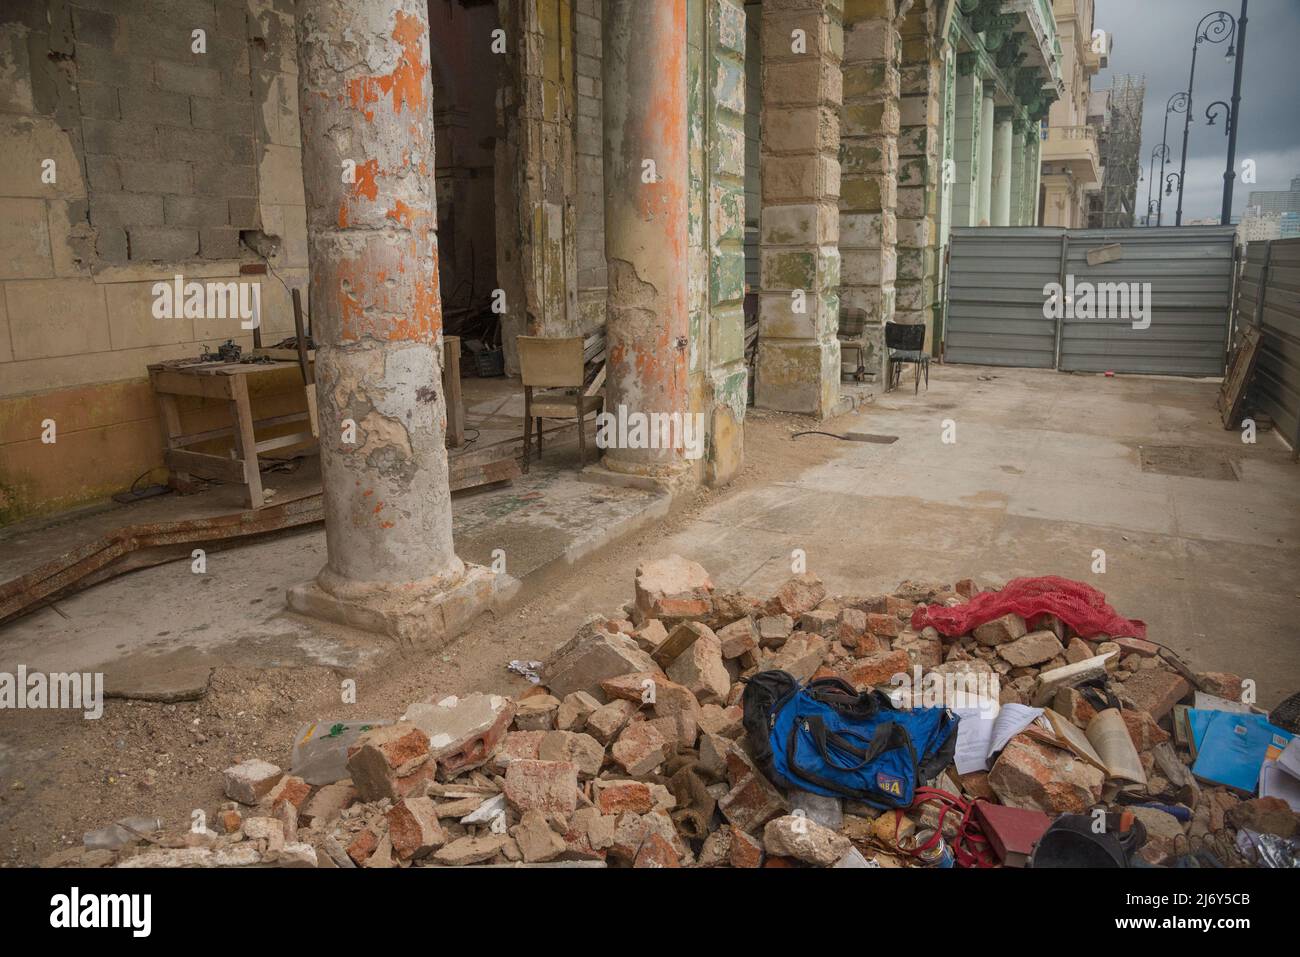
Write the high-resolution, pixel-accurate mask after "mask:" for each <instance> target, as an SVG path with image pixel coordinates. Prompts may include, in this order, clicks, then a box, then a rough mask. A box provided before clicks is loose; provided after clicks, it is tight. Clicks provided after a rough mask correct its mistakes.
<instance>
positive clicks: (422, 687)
mask: <svg viewBox="0 0 1300 957" xmlns="http://www.w3.org/2000/svg"><path fill="white" fill-rule="evenodd" d="M842 426H843V423H842V422H839V423H837V422H835V421H834V420H832V421H831V422H830V423H827V422H822V423H814V422H813V420H811V419H808V418H804V417H801V416H794V415H788V414H783V413H770V412H762V411H759V410H750V412H749V413H748V417H747V419H746V424H745V467H744V471H743V473H742V474H741V475H740V477H739V478H737V479H736V480H735V481H734V482H733V483H732V484H731V485H729V486H728V487H726V488H721V489H699V490H696V491H693V492H691V493H688V494H686V495H683V496H681V497H680V498H679V500H678V501H677V502H676V503H675V505H674V509H673V511H672V513H671V514H670V515H669V516H668V518H666V519H665V520H664V521H662V522H659V523H657V524H655V525H653V526H648V527H646V528H644V529H642V530H640V531H638V532H636V533H634V534H632V535H631V536H629V537H628V538H626V539H624V540H622V541H618V542H614V543H612V544H610V545H609V546H607V547H605V548H604V549H602V550H600V551H599V552H596V553H594V554H592V555H590V556H587V557H586V558H585V559H583V560H581V561H579V562H577V563H575V564H574V565H571V566H567V567H564V568H562V569H560V570H557V571H552V572H549V573H543V574H541V575H538V576H534V577H532V578H530V579H529V580H528V581H527V582H526V583H525V585H524V588H523V590H522V591H521V593H520V595H519V597H518V598H517V600H516V601H515V603H514V604H513V605H512V606H510V607H509V608H506V609H504V610H503V611H502V612H501V614H500V615H492V614H486V615H484V616H483V617H481V618H480V619H479V620H478V621H477V622H476V623H475V624H474V625H473V626H472V627H471V628H470V629H469V630H468V631H467V632H466V633H465V634H463V635H461V636H460V637H459V638H458V639H456V641H455V642H453V643H452V644H450V645H448V646H446V647H444V648H441V649H438V650H437V651H434V652H432V653H428V654H422V655H416V654H412V653H406V654H402V653H399V652H397V651H394V652H391V653H389V654H386V655H384V656H382V657H381V658H379V659H378V661H377V662H375V661H372V662H370V663H368V664H367V666H366V667H365V669H364V670H362V671H351V670H345V669H334V668H324V667H311V668H300V667H286V668H277V669H253V668H218V669H216V670H215V671H214V672H213V674H212V678H211V682H210V684H209V688H208V691H207V693H206V694H205V695H203V696H202V697H201V698H199V699H198V700H195V701H186V702H178V703H174V704H162V703H157V702H148V701H133V700H116V699H112V700H109V701H106V702H105V705H104V714H103V716H102V717H101V718H100V719H98V720H94V721H88V720H85V719H83V718H82V716H81V714H80V713H78V712H69V711H12V710H7V711H0V865H3V866H32V865H37V864H39V863H40V862H41V861H42V860H43V859H45V858H47V857H48V856H50V855H51V854H53V853H55V852H57V851H60V850H63V849H66V848H68V847H73V846H77V845H79V844H80V843H81V841H82V836H83V834H84V833H85V832H86V831H90V830H94V829H97V828H100V827H105V826H108V825H109V824H111V823H113V822H114V821H116V820H118V819H121V818H123V817H127V816H137V815H138V816H146V817H160V818H162V819H163V821H164V822H165V823H166V824H167V825H168V826H169V827H174V826H176V825H178V824H181V823H182V822H189V821H190V820H191V819H192V815H193V813H194V812H195V811H203V812H204V813H205V814H207V815H208V819H209V820H211V817H212V814H213V813H214V812H215V811H216V809H217V808H218V807H219V806H220V805H221V803H222V802H223V801H224V800H225V798H224V796H223V795H222V792H221V771H222V769H224V768H226V767H229V766H230V765H233V764H236V763H238V762H239V761H242V760H245V759H247V758H262V759H264V760H267V761H270V762H272V763H274V764H278V765H280V766H281V767H285V768H287V767H288V763H289V753H290V750H291V747H292V743H293V740H294V735H295V732H296V731H297V730H298V729H299V728H300V727H302V726H303V725H304V724H306V723H308V722H311V721H315V720H318V719H337V718H340V717H342V718H346V719H349V720H354V719H370V718H396V717H398V716H400V715H401V713H402V712H403V711H404V710H405V708H406V706H407V705H408V704H410V703H411V702H413V701H418V700H423V699H428V698H438V697H441V696H443V695H446V694H449V693H463V692H469V691H495V692H497V693H503V694H518V693H520V692H522V691H524V690H525V689H527V688H528V687H529V686H528V683H527V681H526V680H525V679H523V678H521V677H518V676H516V675H514V674H512V673H510V672H509V671H507V670H506V664H507V663H508V662H509V661H511V660H512V659H524V660H536V659H541V658H544V657H545V656H546V655H547V654H548V653H549V652H550V651H552V650H553V649H555V648H557V647H558V646H559V645H561V644H563V643H564V642H565V641H567V640H568V639H569V638H570V637H571V636H572V635H573V632H574V630H575V629H576V628H577V626H578V625H579V624H581V622H582V621H583V620H584V619H586V618H587V617H588V616H590V615H592V614H594V613H597V612H609V611H614V610H616V609H617V608H618V607H619V606H621V605H622V604H623V603H624V602H625V601H628V600H630V599H631V597H632V581H633V574H634V570H635V568H636V565H637V563H638V561H639V560H640V559H641V558H642V557H643V556H645V555H648V554H651V553H653V552H654V551H655V546H656V543H657V542H659V541H661V540H663V539H664V538H667V537H668V536H670V535H672V534H673V533H675V532H676V531H678V530H679V529H681V528H682V527H683V526H684V525H685V524H686V522H688V521H689V520H690V519H691V518H692V517H693V516H694V515H696V514H697V513H698V512H699V511H700V510H701V509H703V508H705V507H706V506H709V505H711V504H713V503H716V502H719V501H722V500H724V499H725V498H726V497H728V496H730V495H734V494H736V493H737V492H739V491H741V490H742V489H745V488H749V487H752V486H755V485H762V484H766V483H770V482H774V481H780V480H784V479H789V478H792V477H793V476H795V475H797V474H799V473H800V472H802V471H804V470H805V469H808V468H811V467H813V466H816V465H819V464H822V463H823V462H826V461H828V460H830V459H832V458H834V457H835V456H837V455H838V454H840V453H841V452H842V451H843V449H842V448H841V447H840V446H842V445H843V443H842V442H840V441H838V440H836V439H834V438H829V437H825V436H804V437H800V438H799V439H797V440H796V439H794V438H793V437H792V436H793V434H794V433H795V432H799V431H803V430H807V429H821V430H826V431H832V432H833V431H836V430H837V429H841V428H842ZM249 547H253V548H256V547H257V546H256V545H253V546H249ZM347 679H351V680H353V681H355V683H356V703H355V704H346V705H345V704H343V703H342V700H343V682H344V681H345V680H347Z"/></svg>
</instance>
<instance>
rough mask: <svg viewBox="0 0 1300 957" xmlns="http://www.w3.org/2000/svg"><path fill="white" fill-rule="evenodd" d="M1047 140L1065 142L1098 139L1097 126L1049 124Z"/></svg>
mask: <svg viewBox="0 0 1300 957" xmlns="http://www.w3.org/2000/svg"><path fill="white" fill-rule="evenodd" d="M1046 132H1047V136H1046V137H1045V139H1046V141H1047V142H1049V143H1051V142H1063V141H1066V140H1092V141H1093V142H1094V143H1095V142H1096V141H1097V127H1095V126H1049V127H1047V130H1046Z"/></svg>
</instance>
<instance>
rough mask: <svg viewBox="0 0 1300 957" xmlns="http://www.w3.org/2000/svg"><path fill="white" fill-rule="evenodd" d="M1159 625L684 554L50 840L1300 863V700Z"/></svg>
mask: <svg viewBox="0 0 1300 957" xmlns="http://www.w3.org/2000/svg"><path fill="white" fill-rule="evenodd" d="M1008 608H1016V609H1019V611H1016V610H1008ZM1047 609H1050V610H1047ZM1021 612H1023V613H1024V614H1021ZM1099 622H1104V623H1106V624H1107V625H1108V626H1109V627H1110V628H1111V629H1112V630H1113V631H1124V632H1127V633H1126V634H1108V633H1104V632H1102V631H1100V630H1098V623H1099ZM947 632H952V633H951V634H948V633H947ZM1143 632H1144V629H1143V628H1142V625H1141V622H1137V621H1129V620H1128V619H1125V618H1122V617H1120V616H1119V615H1117V614H1116V613H1115V612H1114V611H1113V610H1112V609H1111V608H1110V607H1109V606H1108V605H1106V604H1105V601H1104V596H1101V594H1100V593H1099V592H1095V591H1094V590H1092V589H1089V588H1088V587H1087V586H1084V585H1080V584H1079V583H1077V582H1069V581H1067V580H1064V579H1019V580H1017V581H1016V582H1011V583H1008V584H1007V585H1006V586H1004V587H1002V588H994V587H981V586H980V585H978V584H976V582H975V581H973V580H969V579H967V580H962V581H959V582H956V583H951V584H950V583H946V582H944V583H938V582H924V581H904V582H902V583H901V584H900V585H899V586H898V588H897V589H896V590H895V591H894V592H893V593H892V594H884V595H868V596H831V595H828V594H827V591H826V588H825V587H824V585H823V584H822V582H821V581H820V579H818V578H817V577H816V576H815V575H812V574H801V575H797V576H795V577H793V578H791V579H789V580H788V581H787V582H785V584H783V585H782V586H781V587H780V588H779V589H778V590H777V591H776V593H775V594H772V595H768V596H761V597H760V596H755V595H750V594H746V593H744V592H740V591H731V592H726V591H720V590H718V589H716V588H715V587H714V585H713V583H712V581H711V580H710V578H709V575H708V573H707V572H706V570H705V569H704V568H702V567H701V566H700V565H698V564H697V563H695V562H692V561H689V560H687V559H685V558H682V557H680V556H675V555H674V556H671V557H669V558H666V559H662V560H659V561H649V562H644V563H642V564H641V565H640V566H639V567H638V569H637V574H636V582H635V595H634V600H633V601H631V602H629V603H628V604H626V605H625V606H624V608H623V612H622V616H621V617H619V616H615V617H606V616H596V617H593V618H591V619H589V620H588V621H587V622H586V623H585V624H584V625H583V626H582V627H581V628H580V629H579V630H578V632H577V634H575V635H574V636H573V638H572V639H571V640H570V641H569V642H567V643H566V644H565V645H563V646H562V647H561V648H559V649H558V650H557V651H556V652H555V653H554V654H552V655H551V656H550V657H548V658H547V659H546V660H545V661H543V662H532V661H529V662H526V663H525V662H511V668H512V670H514V671H516V672H518V673H520V674H523V675H524V676H525V677H528V678H529V679H530V680H531V679H532V678H533V677H536V678H537V679H538V682H539V683H537V684H535V685H533V686H532V687H530V688H529V689H528V690H526V691H524V692H523V693H522V694H521V695H520V696H519V697H518V698H514V699H512V698H509V697H505V696H500V695H489V694H480V693H475V694H467V695H461V696H457V695H452V696H447V697H443V698H441V699H439V700H436V701H434V700H429V701H418V702H413V703H412V704H411V705H410V706H409V707H408V709H407V710H406V712H405V713H404V714H403V715H401V716H397V715H394V716H392V717H393V718H394V719H396V720H393V721H392V722H391V723H384V722H381V721H378V720H376V721H373V722H371V723H369V724H365V725H362V724H360V723H358V722H355V721H352V722H344V721H342V720H330V721H322V722H319V723H318V724H317V725H314V726H309V727H308V728H306V729H304V731H303V732H301V733H300V734H299V736H298V738H299V740H298V741H297V742H296V743H295V744H294V746H293V750H294V752H295V753H294V755H293V758H292V765H291V771H290V773H285V772H283V771H282V770H281V768H280V767H278V766H277V765H276V764H273V763H271V762H270V761H268V760H265V759H263V758H255V757H250V758H249V759H247V760H245V761H243V762H242V763H240V764H238V765H235V766H234V767H231V768H228V769H227V770H226V771H225V773H224V778H223V787H224V793H225V795H226V797H227V798H229V801H228V802H227V803H225V804H223V805H221V806H220V807H218V808H215V809H211V810H209V811H207V812H196V814H195V817H194V820H193V821H191V822H186V826H188V828H189V829H188V830H186V831H184V832H183V833H170V832H167V831H165V830H163V829H161V828H160V827H159V828H155V827H153V826H152V825H153V824H159V823H160V822H156V821H150V819H133V820H132V821H127V822H118V823H119V824H123V825H124V826H122V827H118V826H112V825H111V826H109V827H107V828H105V829H102V830H99V831H95V832H92V833H90V834H87V835H86V840H85V846H84V847H83V848H76V849H73V850H71V851H64V852H61V853H59V854H56V855H54V856H53V857H52V858H50V859H47V861H46V864H47V865H58V864H65V865H66V864H71V865H80V866H106V865H116V866H119V867H153V866H189V867H228V866H229V867H240V866H253V865H270V866H301V867H341V868H352V867H367V868H392V867H397V868H402V867H410V866H416V867H428V866H462V865H494V866H517V867H523V866H543V865H544V866H566V867H607V866H619V867H743V868H757V867H888V868H899V867H927V866H928V867H952V866H963V867H985V866H1011V867H1026V866H1028V867H1053V866H1071V865H1078V864H1081V863H1086V864H1098V863H1102V864H1108V865H1111V866H1165V867H1240V866H1268V867H1283V866H1286V867H1294V866H1300V840H1298V838H1297V833H1298V831H1300V814H1297V810H1300V799H1298V798H1297V784H1298V783H1300V755H1298V754H1297V749H1298V748H1300V745H1298V744H1297V743H1296V742H1295V741H1294V740H1293V738H1292V735H1293V732H1294V729H1288V728H1285V727H1279V726H1277V725H1275V724H1273V723H1270V721H1269V720H1268V717H1267V716H1266V715H1263V714H1262V713H1260V712H1258V711H1257V710H1256V709H1254V708H1252V707H1250V706H1249V705H1246V704H1242V703H1240V702H1241V700H1242V698H1243V697H1249V696H1243V695H1242V688H1243V682H1242V679H1241V678H1239V677H1237V676H1235V675H1230V674H1222V673H1213V674H1209V673H1204V674H1197V673H1195V672H1193V671H1192V670H1191V669H1190V668H1189V667H1188V666H1187V665H1186V664H1184V663H1183V662H1182V661H1181V660H1178V659H1177V658H1175V657H1173V656H1172V655H1171V654H1166V653H1165V649H1163V648H1162V647H1161V646H1160V645H1158V644H1157V643H1155V642H1153V641H1150V640H1147V639H1145V638H1144V637H1142V634H1143ZM517 665H523V667H515V666H517ZM530 672H534V674H530ZM1225 736H1226V737H1227V738H1233V739H1237V746H1236V747H1231V748H1230V747H1229V746H1227V745H1226V744H1221V743H1216V742H1218V741H1220V740H1221V739H1223V738H1224V737H1225ZM308 751H310V752H311V753H310V754H308V753H307V752H308ZM287 757H288V754H287V753H286V755H284V756H283V758H287ZM283 758H281V760H283ZM306 768H310V771H309V772H308V771H306V770H304V769H306ZM1261 771H1263V772H1264V773H1263V774H1261ZM1257 782H1264V783H1263V784H1262V785H1261V790H1262V791H1264V792H1266V793H1265V796H1259V797H1257V796H1254V792H1255V791H1256V784H1257ZM1275 795H1276V796H1275ZM143 822H149V823H150V827H149V829H148V830H142V829H141V825H142V823H143Z"/></svg>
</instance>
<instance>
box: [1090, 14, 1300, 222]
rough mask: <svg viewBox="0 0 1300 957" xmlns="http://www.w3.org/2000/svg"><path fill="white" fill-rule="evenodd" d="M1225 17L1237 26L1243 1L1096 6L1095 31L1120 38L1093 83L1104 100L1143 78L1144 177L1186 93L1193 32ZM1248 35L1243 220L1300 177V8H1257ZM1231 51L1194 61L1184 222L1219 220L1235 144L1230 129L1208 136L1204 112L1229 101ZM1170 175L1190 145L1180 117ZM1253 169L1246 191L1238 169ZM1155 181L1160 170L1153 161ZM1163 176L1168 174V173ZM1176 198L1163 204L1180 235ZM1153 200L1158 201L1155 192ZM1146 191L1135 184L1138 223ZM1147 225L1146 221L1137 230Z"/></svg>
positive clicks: (1210, 51) (1208, 51)
mask: <svg viewBox="0 0 1300 957" xmlns="http://www.w3.org/2000/svg"><path fill="white" fill-rule="evenodd" d="M1216 10H1225V11H1227V12H1228V13H1230V14H1232V16H1233V17H1236V16H1238V15H1239V14H1240V12H1241V0H1217V2H1216V0H1096V28H1097V29H1101V30H1106V31H1108V32H1109V33H1111V34H1112V36H1113V38H1114V46H1113V48H1112V52H1111V57H1110V67H1109V68H1108V69H1105V70H1102V71H1101V72H1100V73H1098V74H1097V75H1096V76H1095V77H1093V79H1092V89H1094V90H1104V89H1108V88H1109V87H1110V85H1111V80H1112V77H1113V76H1114V75H1115V74H1119V73H1134V74H1145V76H1146V82H1147V93H1146V103H1145V106H1144V108H1143V113H1142V153H1141V156H1142V175H1143V177H1145V176H1146V175H1147V171H1148V169H1150V165H1149V162H1150V158H1151V153H1152V151H1153V150H1154V149H1155V148H1156V147H1157V146H1159V145H1160V140H1161V132H1162V127H1163V124H1164V118H1165V105H1166V104H1167V103H1168V102H1169V98H1170V97H1171V96H1172V95H1173V94H1174V93H1176V92H1178V91H1179V90H1185V89H1187V74H1188V69H1189V67H1190V65H1191V53H1192V44H1193V41H1194V40H1195V38H1196V24H1197V22H1198V21H1199V20H1200V19H1201V18H1202V17H1203V16H1205V15H1206V14H1207V13H1212V12H1214V11H1216ZM1246 16H1247V25H1246V60H1245V66H1244V68H1243V70H1244V72H1243V74H1242V80H1241V125H1240V128H1239V130H1238V133H1237V182H1236V186H1235V188H1234V190H1233V197H1232V207H1233V213H1234V215H1240V214H1241V211H1242V208H1243V207H1244V206H1245V204H1246V198H1247V195H1248V194H1249V192H1250V191H1251V190H1252V189H1287V188H1288V187H1289V185H1290V182H1291V178H1292V177H1293V176H1300V0H1250V7H1249V10H1248V12H1247V15H1246ZM1227 46H1228V44H1227V42H1224V43H1202V44H1201V49H1200V52H1199V53H1198V54H1197V57H1196V83H1195V85H1194V87H1193V89H1192V97H1193V108H1192V126H1191V132H1190V134H1189V137H1188V143H1187V184H1186V188H1185V192H1184V196H1183V220H1184V222H1186V221H1187V220H1188V219H1198V218H1202V217H1205V216H1216V217H1217V216H1218V215H1219V209H1220V206H1221V205H1222V196H1223V168H1224V165H1225V162H1226V160H1227V150H1228V139H1227V137H1226V136H1224V135H1223V120H1222V119H1221V118H1220V119H1218V120H1216V122H1215V125H1214V126H1207V125H1206V121H1205V108H1206V107H1207V106H1208V105H1209V104H1210V103H1212V102H1214V101H1215V100H1224V101H1225V102H1228V101H1230V100H1231V99H1232V73H1233V61H1231V60H1225V59H1224V53H1225V52H1226V51H1227ZM1168 142H1169V150H1170V154H1171V156H1172V158H1173V166H1172V169H1173V171H1174V172H1177V171H1178V161H1179V154H1180V152H1181V150H1182V143H1183V115H1182V114H1181V113H1176V114H1175V113H1171V114H1170V116H1169V140H1168ZM1244 159H1253V160H1254V161H1255V165H1256V176H1257V179H1258V182H1257V183H1256V184H1255V185H1253V186H1250V185H1246V184H1244V183H1242V181H1241V161H1242V160H1244ZM1155 165H1156V176H1159V175H1160V161H1159V160H1158V159H1157V160H1156V164H1155ZM1165 172H1166V173H1168V172H1169V167H1168V166H1166V170H1165ZM1174 192H1175V195H1174V196H1170V197H1166V199H1165V209H1164V212H1165V216H1164V222H1165V224H1166V225H1173V209H1174V206H1176V205H1177V195H1176V194H1177V187H1176V186H1175V189H1174ZM1153 195H1154V192H1153ZM1146 201H1147V182H1146V180H1145V179H1144V180H1143V181H1142V182H1141V183H1139V184H1138V199H1137V209H1138V215H1139V217H1140V216H1141V215H1142V214H1143V213H1145V212H1146ZM1139 222H1140V220H1139Z"/></svg>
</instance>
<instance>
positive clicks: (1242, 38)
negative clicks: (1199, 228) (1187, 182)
mask: <svg viewBox="0 0 1300 957" xmlns="http://www.w3.org/2000/svg"><path fill="white" fill-rule="evenodd" d="M1246 3H1247V0H1241V14H1240V15H1239V16H1238V17H1237V63H1236V65H1235V66H1234V67H1233V71H1232V106H1231V108H1230V110H1229V113H1228V126H1227V133H1228V165H1227V166H1225V167H1224V168H1223V209H1222V210H1220V212H1219V225H1220V226H1227V225H1228V224H1229V223H1230V222H1231V221H1232V187H1233V183H1234V182H1235V180H1236V179H1237V170H1236V163H1237V127H1238V125H1239V124H1238V122H1237V120H1238V118H1239V116H1240V112H1239V111H1240V108H1241V70H1242V67H1243V65H1244V64H1245V62H1246ZM1211 122H1213V121H1212V120H1211Z"/></svg>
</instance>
